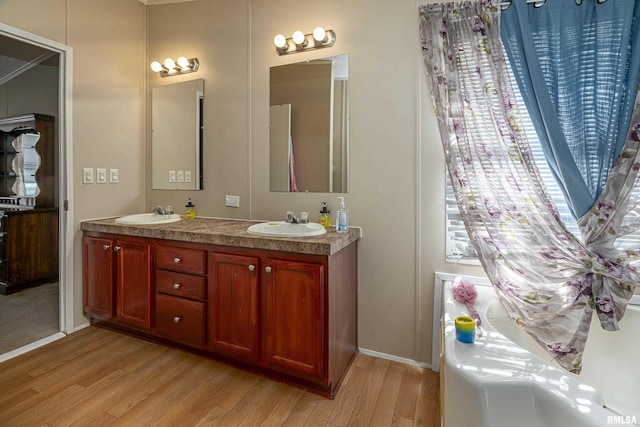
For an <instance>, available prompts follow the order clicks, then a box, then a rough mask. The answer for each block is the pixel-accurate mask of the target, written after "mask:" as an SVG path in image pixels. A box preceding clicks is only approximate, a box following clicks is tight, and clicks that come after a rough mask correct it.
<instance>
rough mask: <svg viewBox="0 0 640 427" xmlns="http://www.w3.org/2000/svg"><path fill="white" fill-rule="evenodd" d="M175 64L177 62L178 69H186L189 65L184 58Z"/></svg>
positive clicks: (180, 58)
mask: <svg viewBox="0 0 640 427" xmlns="http://www.w3.org/2000/svg"><path fill="white" fill-rule="evenodd" d="M177 62H178V67H180V68H188V67H189V66H190V65H191V63H190V62H189V60H188V59H187V58H186V57H184V56H181V57H179V58H178V61H177Z"/></svg>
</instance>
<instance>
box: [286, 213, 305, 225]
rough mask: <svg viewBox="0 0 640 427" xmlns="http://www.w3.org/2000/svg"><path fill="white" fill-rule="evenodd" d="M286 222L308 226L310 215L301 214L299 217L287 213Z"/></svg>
mask: <svg viewBox="0 0 640 427" xmlns="http://www.w3.org/2000/svg"><path fill="white" fill-rule="evenodd" d="M285 222H288V223H289V224H308V223H309V213H308V212H300V216H299V217H298V216H297V215H296V213H295V212H292V211H287V219H285Z"/></svg>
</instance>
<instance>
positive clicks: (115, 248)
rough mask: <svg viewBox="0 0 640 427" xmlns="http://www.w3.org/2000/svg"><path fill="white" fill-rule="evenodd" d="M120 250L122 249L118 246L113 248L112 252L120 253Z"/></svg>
mask: <svg viewBox="0 0 640 427" xmlns="http://www.w3.org/2000/svg"><path fill="white" fill-rule="evenodd" d="M120 249H122V248H121V247H120V246H114V247H113V250H114V251H116V252H118V251H120Z"/></svg>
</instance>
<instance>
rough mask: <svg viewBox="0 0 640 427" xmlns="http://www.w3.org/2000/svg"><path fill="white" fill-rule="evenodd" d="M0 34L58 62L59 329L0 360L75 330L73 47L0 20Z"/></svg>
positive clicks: (1, 358)
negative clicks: (51, 55) (44, 51)
mask: <svg viewBox="0 0 640 427" xmlns="http://www.w3.org/2000/svg"><path fill="white" fill-rule="evenodd" d="M0 35H1V36H5V37H9V38H13V39H16V40H18V41H21V42H24V43H28V44H32V45H36V46H39V47H41V48H44V49H47V50H50V51H52V52H55V53H57V54H58V55H59V57H58V58H59V63H58V129H57V136H58V143H59V144H58V151H57V154H58V159H59V161H58V210H59V215H58V216H59V218H60V219H59V224H58V227H59V236H60V237H59V242H58V243H59V247H58V249H59V283H60V296H59V305H60V318H59V327H60V332H58V333H57V334H54V335H52V336H50V337H47V338H43V339H41V340H39V341H36V342H35V343H32V344H29V345H27V346H25V347H21V348H19V349H17V350H14V351H11V352H9V353H6V354H4V355H0V362H2V361H3V360H6V359H9V358H11V357H15V356H17V355H19V354H23V353H26V352H27V351H30V350H32V349H34V348H37V347H40V346H42V345H45V344H47V343H49V342H51V341H55V340H57V339H59V338H62V337H64V336H66V335H67V334H69V333H71V332H74V330H75V327H74V325H75V319H74V312H73V305H74V304H73V301H74V292H73V288H74V281H73V253H74V251H73V229H74V227H73V126H72V113H73V109H72V98H73V96H72V95H73V49H72V48H71V47H69V46H67V45H65V44H63V43H59V42H56V41H53V40H50V39H47V38H46V37H42V36H39V35H37V34H33V33H30V32H28V31H24V30H21V29H19V28H15V27H11V26H9V25H5V24H2V23H0Z"/></svg>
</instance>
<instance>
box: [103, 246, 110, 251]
mask: <svg viewBox="0 0 640 427" xmlns="http://www.w3.org/2000/svg"><path fill="white" fill-rule="evenodd" d="M110 247H111V245H102V250H105V251H108V250H109V248H110Z"/></svg>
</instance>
